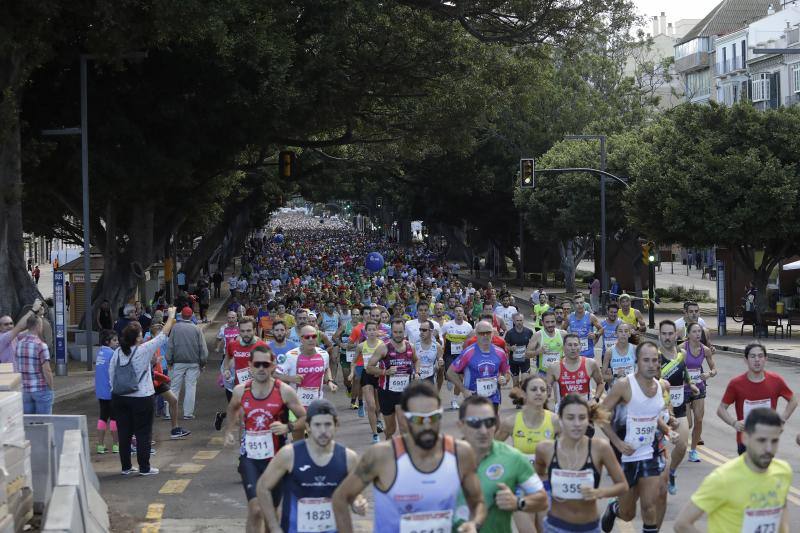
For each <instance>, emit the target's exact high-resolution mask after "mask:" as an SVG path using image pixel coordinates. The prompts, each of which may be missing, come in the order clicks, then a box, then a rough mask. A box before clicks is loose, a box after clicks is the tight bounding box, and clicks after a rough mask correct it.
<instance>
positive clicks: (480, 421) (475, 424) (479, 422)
mask: <svg viewBox="0 0 800 533" xmlns="http://www.w3.org/2000/svg"><path fill="white" fill-rule="evenodd" d="M464 423H465V424H466V425H468V426H469V427H471V428H472V429H480V427H481V426H484V427H485V428H486V429H490V428H493V427H495V426H496V425H497V418H495V417H493V416H487V417H486V418H479V417H477V416H468V417H467V418H465V419H464Z"/></svg>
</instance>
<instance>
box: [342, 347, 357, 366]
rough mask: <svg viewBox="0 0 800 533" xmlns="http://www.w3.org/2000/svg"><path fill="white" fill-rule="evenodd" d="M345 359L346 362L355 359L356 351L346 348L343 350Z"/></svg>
mask: <svg viewBox="0 0 800 533" xmlns="http://www.w3.org/2000/svg"><path fill="white" fill-rule="evenodd" d="M344 356H345V359H346V360H347V362H348V363H352V362H353V361H355V359H356V351H355V350H346V351H345V352H344Z"/></svg>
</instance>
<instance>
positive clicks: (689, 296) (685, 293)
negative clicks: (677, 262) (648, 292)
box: [656, 285, 716, 303]
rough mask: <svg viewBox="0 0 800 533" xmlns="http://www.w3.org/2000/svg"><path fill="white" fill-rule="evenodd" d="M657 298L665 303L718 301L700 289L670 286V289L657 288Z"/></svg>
mask: <svg viewBox="0 0 800 533" xmlns="http://www.w3.org/2000/svg"><path fill="white" fill-rule="evenodd" d="M656 296H658V297H659V298H660V299H661V300H662V301H665V302H681V303H683V302H686V301H688V300H692V301H695V302H698V303H711V302H715V301H716V300H715V299H714V298H712V297H711V295H710V294H709V292H708V291H703V290H700V289H695V288H694V287H692V288H691V289H687V288H686V287H681V286H679V285H670V286H669V287H668V288H666V289H663V288H660V287H659V288H656Z"/></svg>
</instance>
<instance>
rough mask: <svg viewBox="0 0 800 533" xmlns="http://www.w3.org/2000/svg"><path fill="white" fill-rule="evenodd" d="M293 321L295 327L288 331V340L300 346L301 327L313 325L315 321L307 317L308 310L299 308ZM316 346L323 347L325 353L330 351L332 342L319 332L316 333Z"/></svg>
mask: <svg viewBox="0 0 800 533" xmlns="http://www.w3.org/2000/svg"><path fill="white" fill-rule="evenodd" d="M294 319H295V323H296V325H295V327H293V328H292V329H291V330H289V340H290V341H292V342H296V343H297V344H302V343H301V342H300V338H301V336H302V329H303V326H305V325H307V324H312V325H313V324H315V323H316V321H315V320H313V319H312V318H311V317H310V316H309V313H308V309H303V308H299V309H297V310H296V311H295V312H294ZM317 344H321V345H322V346H324V348H325V351H330V349H331V348H332V347H333V342H331V340H330V339H329V338H328V336H327V335H325V334H324V333H322V332H321V331H317Z"/></svg>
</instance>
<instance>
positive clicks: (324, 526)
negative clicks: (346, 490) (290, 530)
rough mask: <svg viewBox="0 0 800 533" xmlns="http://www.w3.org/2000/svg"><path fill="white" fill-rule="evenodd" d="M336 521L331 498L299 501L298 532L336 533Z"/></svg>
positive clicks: (301, 499) (302, 499)
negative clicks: (334, 532) (325, 532)
mask: <svg viewBox="0 0 800 533" xmlns="http://www.w3.org/2000/svg"><path fill="white" fill-rule="evenodd" d="M335 530H336V519H335V517H334V516H333V505H332V504H331V499H330V498H300V499H299V500H298V501H297V532H298V533H311V532H315V531H335Z"/></svg>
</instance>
